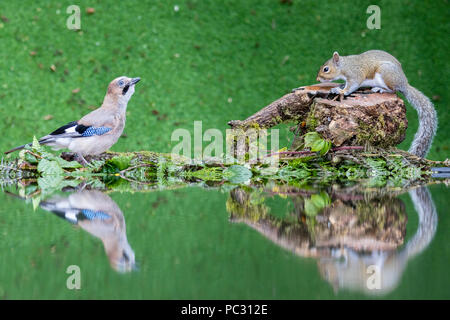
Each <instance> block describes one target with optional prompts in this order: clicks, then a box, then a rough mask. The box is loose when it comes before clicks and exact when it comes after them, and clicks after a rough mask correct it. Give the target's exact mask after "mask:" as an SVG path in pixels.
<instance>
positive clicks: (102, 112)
mask: <svg viewBox="0 0 450 320" xmlns="http://www.w3.org/2000/svg"><path fill="white" fill-rule="evenodd" d="M139 80H141V79H140V78H128V77H125V76H122V77H119V78H116V79H114V80H113V81H112V82H111V83H110V84H109V86H108V91H107V93H106V96H105V98H104V100H103V104H102V106H101V107H100V108H98V109H96V110H94V111H92V112H91V113H88V114H87V115H85V116H84V117H83V118H81V119H80V120H78V121H72V122H69V123H68V124H66V125H64V126H62V127H60V128H58V129H56V130H55V131H53V132H52V133H50V134H49V135H46V136H44V137H42V138H41V139H39V143H40V144H45V145H49V146H51V147H53V149H54V150H58V149H63V148H67V149H69V150H70V151H72V152H75V153H76V154H77V157H78V159H79V161H80V162H81V163H83V164H86V163H87V161H86V160H85V159H84V156H87V155H96V154H100V153H103V152H105V151H106V150H108V149H109V148H110V147H111V146H112V145H113V144H115V143H116V142H117V140H118V139H119V137H120V136H121V135H122V132H123V129H124V128H125V118H126V109H127V104H128V101H129V100H130V98H131V96H132V95H133V93H134V86H135V84H136V83H138V82H139ZM28 145H30V144H28ZM25 146H26V145H23V146H20V147H16V148H14V149H11V150H9V151H6V152H5V153H10V152H13V151H16V150H20V149H23V148H24V147H25Z"/></svg>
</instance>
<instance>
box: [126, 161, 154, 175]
mask: <svg viewBox="0 0 450 320" xmlns="http://www.w3.org/2000/svg"><path fill="white" fill-rule="evenodd" d="M151 166H154V164H153V163H141V164H138V165H135V166H132V167H128V168H126V169H123V170H121V171H120V172H119V173H120V174H123V173H125V172H127V171H130V170H133V169H137V168H142V167H151Z"/></svg>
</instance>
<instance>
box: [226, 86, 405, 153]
mask: <svg viewBox="0 0 450 320" xmlns="http://www.w3.org/2000/svg"><path fill="white" fill-rule="evenodd" d="M338 85H339V84H337V83H321V84H316V85H311V86H305V87H300V88H298V89H296V90H295V91H294V92H292V93H289V94H287V95H285V96H283V97H281V98H280V99H278V100H276V101H274V102H272V103H271V104H269V105H268V106H266V107H265V108H263V109H261V110H260V111H258V112H257V113H255V114H254V115H252V116H250V117H249V118H247V119H246V120H243V121H239V120H232V121H230V122H228V124H229V125H230V126H231V127H232V128H235V129H237V128H241V129H247V128H261V129H263V128H271V127H273V126H276V125H278V124H280V123H284V122H293V123H295V124H296V125H297V129H298V133H299V134H300V135H301V134H304V133H306V132H309V131H317V132H318V133H320V134H321V136H322V137H323V138H325V139H328V140H330V141H331V142H332V143H333V145H334V146H343V145H349V146H351V145H366V144H369V145H372V146H379V147H383V148H385V147H389V146H395V145H397V144H399V143H400V142H402V141H403V140H404V138H405V132H406V129H407V127H408V121H407V119H406V108H405V104H404V102H403V100H402V99H400V98H399V97H398V96H397V95H396V94H395V93H382V94H381V93H373V92H371V91H370V90H359V91H357V92H355V93H353V94H352V95H350V96H348V97H345V98H343V99H342V97H340V96H338V95H334V94H331V93H330V89H331V88H333V87H335V86H338ZM338 98H341V99H338Z"/></svg>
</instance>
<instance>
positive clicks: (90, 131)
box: [81, 127, 111, 137]
mask: <svg viewBox="0 0 450 320" xmlns="http://www.w3.org/2000/svg"><path fill="white" fill-rule="evenodd" d="M109 131H111V128H108V127H88V128H87V129H86V130H84V131H83V133H82V134H81V136H83V137H92V136H101V135H102V134H105V133H107V132H109Z"/></svg>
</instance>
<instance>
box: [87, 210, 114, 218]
mask: <svg viewBox="0 0 450 320" xmlns="http://www.w3.org/2000/svg"><path fill="white" fill-rule="evenodd" d="M81 213H82V214H83V218H85V219H88V220H106V219H109V218H111V216H110V215H109V214H107V213H105V212H103V211H94V210H89V209H82V210H81Z"/></svg>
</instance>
